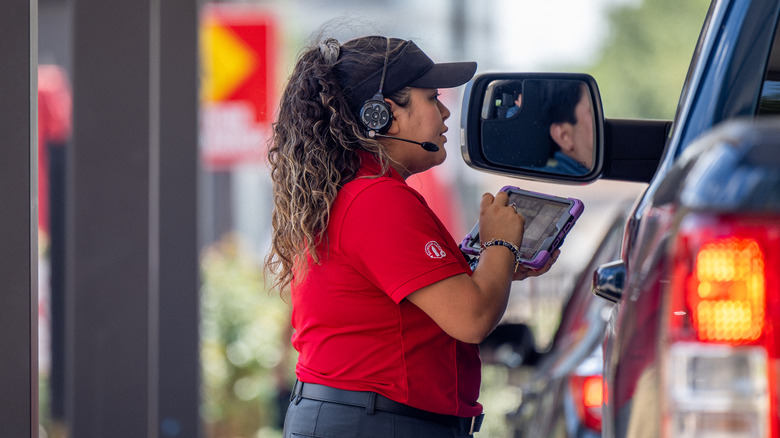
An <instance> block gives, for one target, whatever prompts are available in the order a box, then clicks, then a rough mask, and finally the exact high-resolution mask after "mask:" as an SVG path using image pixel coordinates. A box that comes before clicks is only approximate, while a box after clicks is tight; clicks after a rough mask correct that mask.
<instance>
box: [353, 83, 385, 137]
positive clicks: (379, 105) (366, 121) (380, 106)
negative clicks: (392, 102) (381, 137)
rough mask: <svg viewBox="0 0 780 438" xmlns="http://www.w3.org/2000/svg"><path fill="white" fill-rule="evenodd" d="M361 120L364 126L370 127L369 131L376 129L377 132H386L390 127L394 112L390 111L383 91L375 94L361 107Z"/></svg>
mask: <svg viewBox="0 0 780 438" xmlns="http://www.w3.org/2000/svg"><path fill="white" fill-rule="evenodd" d="M360 121H361V122H363V126H365V127H366V129H368V131H369V133H370V132H371V131H374V132H375V133H377V134H384V133H386V132H387V131H388V130H389V129H390V125H391V124H392V121H393V114H392V113H391V112H390V107H389V106H387V102H385V100H384V97H383V96H382V93H377V94H375V95H374V97H372V98H371V99H369V100H367V101H366V103H364V104H363V108H361V109H360ZM369 136H370V134H369Z"/></svg>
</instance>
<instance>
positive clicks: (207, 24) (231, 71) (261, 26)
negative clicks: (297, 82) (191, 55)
mask: <svg viewBox="0 0 780 438" xmlns="http://www.w3.org/2000/svg"><path fill="white" fill-rule="evenodd" d="M275 29H276V25H275V22H274V19H273V17H272V16H271V15H270V13H269V12H268V11H266V10H264V9H262V8H260V7H258V6H257V5H251V4H210V5H207V6H206V7H204V9H203V15H202V19H201V58H202V60H203V65H202V77H203V82H202V88H201V102H202V103H201V142H200V143H201V156H202V158H203V162H204V164H205V165H206V166H208V167H212V168H229V167H232V166H234V165H236V164H239V163H246V162H257V161H261V160H262V159H263V157H264V156H265V151H266V144H267V141H268V139H269V138H270V136H271V123H272V121H273V112H274V110H275V107H276V102H277V101H276V96H275V95H274V84H275V82H274V72H275V68H276V62H275V61H276V59H275V54H276V50H275V45H276V42H275V37H274V34H275Z"/></svg>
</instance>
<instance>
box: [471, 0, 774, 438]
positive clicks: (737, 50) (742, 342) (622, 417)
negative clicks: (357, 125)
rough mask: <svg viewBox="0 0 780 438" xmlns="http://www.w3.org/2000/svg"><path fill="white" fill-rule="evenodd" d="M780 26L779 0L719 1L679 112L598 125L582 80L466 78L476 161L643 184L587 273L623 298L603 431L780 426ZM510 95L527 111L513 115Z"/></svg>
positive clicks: (587, 81)
mask: <svg viewBox="0 0 780 438" xmlns="http://www.w3.org/2000/svg"><path fill="white" fill-rule="evenodd" d="M778 21H780V0H714V1H713V2H712V5H711V6H710V9H709V12H708V14H707V17H706V19H705V22H704V26H703V28H702V31H701V36H700V38H699V41H698V44H697V46H696V50H695V52H694V56H693V60H692V63H691V66H690V68H689V71H688V76H687V78H686V81H685V85H684V87H683V91H682V95H681V98H680V103H679V106H678V110H677V114H676V116H675V118H674V120H673V121H658V120H625V119H621V120H618V119H605V118H604V116H603V112H602V107H601V98H600V96H599V91H598V86H597V84H596V81H595V80H594V79H593V78H592V77H590V76H588V75H583V74H535V73H491V74H484V75H480V76H478V77H476V78H475V79H474V80H472V82H471V83H470V84H469V86H468V87H467V90H466V95H465V97H464V108H463V111H462V114H463V118H462V121H461V129H462V133H461V134H462V135H461V138H462V152H463V156H464V159H465V160H466V161H467V162H468V163H469V164H470V165H471V166H472V167H475V168H479V169H483V170H487V171H490V172H495V173H499V174H503V175H511V176H516V177H522V178H530V179H538V180H544V181H559V182H566V183H587V182H592V181H595V180H596V179H599V178H604V179H616V180H626V181H641V182H647V183H649V185H648V188H647V190H646V191H645V192H644V193H643V194H642V195H641V197H640V199H638V200H637V203H636V206H635V208H634V210H633V211H632V213H631V215H630V216H629V218H628V220H627V221H626V224H625V226H624V231H623V243H622V251H621V256H620V257H619V259H618V260H615V261H613V262H611V263H607V264H604V265H601V266H600V267H599V268H598V269H596V270H595V272H594V274H593V293H595V294H596V295H597V296H599V297H601V298H603V299H606V300H608V301H611V302H614V303H616V305H615V306H614V310H613V312H612V315H611V318H610V320H609V323H608V326H607V330H606V335H605V340H604V368H603V377H604V380H603V388H602V389H603V400H604V402H603V424H602V435H603V436H608V437H612V436H619V437H627V436H631V437H633V436H653V437H655V436H665V437H694V436H717V437H737V436H740V437H743V436H749V437H769V436H771V437H778V436H780V404H779V403H778V401H780V400H779V394H780V118H778V114H780V33H779V31H778V28H779V26H778ZM572 85H576V86H572ZM563 88H569V89H579V90H580V94H579V95H577V94H573V93H574V92H570V93H569V95H568V97H566V93H565V92H563V91H561V90H562V89H563ZM513 93H520V94H521V95H522V104H521V108H520V110H519V111H517V112H516V114H514V115H512V116H511V117H506V114H504V113H505V111H501V109H505V107H508V106H511V103H510V102H508V99H507V96H511V95H513ZM567 112H568V113H570V115H569V117H568V118H566V117H560V114H561V113H567ZM571 113H573V114H574V116H573V117H572V116H571ZM588 129H589V130H590V133H589V134H588V133H587V130H588ZM567 130H568V131H567ZM566 132H568V133H569V137H568V138H567V137H566V136H565V135H564V134H566ZM577 132H579V134H581V135H580V137H579V140H576V135H575V134H577ZM583 132H584V134H583ZM583 138H584V140H583ZM588 148H590V155H583V152H582V151H586V153H587V152H588ZM577 150H579V155H577V154H576V152H577ZM572 160H573V162H574V163H576V164H577V165H578V166H561V164H562V163H563V164H565V163H566V162H568V161H572ZM572 169H574V170H572ZM586 210H587V206H586Z"/></svg>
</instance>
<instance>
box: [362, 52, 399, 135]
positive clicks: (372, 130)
mask: <svg viewBox="0 0 780 438" xmlns="http://www.w3.org/2000/svg"><path fill="white" fill-rule="evenodd" d="M389 57H390V38H387V50H386V51H385V63H384V66H383V67H382V80H381V81H380V82H379V91H377V92H376V94H375V95H374V97H372V98H371V99H368V100H367V101H366V102H365V103H363V107H362V108H360V122H361V123H363V126H364V127H365V128H366V130H367V131H366V135H368V136H369V137H372V138H373V137H374V135H376V134H384V133H386V132H387V131H388V130H389V129H390V125H391V124H392V123H393V114H392V113H391V112H390V107H389V106H388V105H387V102H385V97H384V96H383V95H382V87H384V85H385V74H386V73H387V59H388V58H389Z"/></svg>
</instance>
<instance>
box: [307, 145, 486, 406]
mask: <svg viewBox="0 0 780 438" xmlns="http://www.w3.org/2000/svg"><path fill="white" fill-rule="evenodd" d="M364 163H365V164H364V166H363V168H362V169H361V171H360V173H359V174H358V175H359V177H358V178H356V179H354V180H352V181H350V182H348V183H347V184H345V185H344V187H343V188H342V189H341V190H340V191H339V193H338V195H337V196H336V199H335V201H334V204H333V206H332V208H331V212H330V223H329V225H328V229H327V232H326V233H325V236H324V239H323V241H322V243H321V244H320V246H319V247H318V253H319V255H320V258H321V264H320V265H315V264H312V263H311V261H309V271H308V274H307V275H306V277H305V279H304V280H303V281H302V282H301V283H300V284H297V285H294V286H293V287H292V303H293V315H292V323H293V327H294V328H295V330H296V331H295V334H294V335H293V346H294V347H295V349H296V350H298V352H299V358H298V365H297V367H296V374H297V376H298V378H299V379H300V380H301V381H303V382H309V383H319V384H323V385H328V386H331V387H335V388H340V389H347V390H353V391H374V392H377V393H379V394H382V395H384V396H385V397H388V398H390V399H392V400H395V401H397V402H400V403H404V404H407V405H409V406H414V407H416V408H420V409H424V410H427V411H430V412H436V413H441V414H448V415H458V416H461V417H469V416H474V415H478V414H480V413H481V412H482V406H481V405H480V404H479V403H478V402H477V397H478V395H479V385H480V366H481V363H480V359H479V349H478V346H476V345H473V344H466V343H463V342H460V341H458V340H456V339H454V338H452V337H450V336H449V335H447V334H446V333H445V332H444V331H443V330H442V329H441V328H439V326H438V325H437V324H436V323H435V322H434V321H433V320H432V319H431V318H430V317H428V315H427V314H425V313H424V312H423V311H422V310H420V309H419V308H418V307H417V306H415V305H414V304H412V303H411V302H409V301H408V300H405V299H404V298H406V296H407V295H409V294H410V293H412V292H414V291H416V290H418V289H420V288H422V287H424V286H428V285H430V284H433V283H435V282H437V281H440V280H443V279H445V278H448V277H451V276H453V275H457V274H461V273H467V274H469V275H471V270H470V269H469V267H468V264H467V263H466V261H465V259H464V257H463V256H462V255H461V253H460V250H459V249H458V245H457V244H456V243H455V241H454V240H453V239H452V236H451V235H450V234H449V232H448V231H447V230H446V228H445V227H444V225H443V224H442V223H441V221H439V219H438V218H437V217H436V215H435V214H434V213H433V212H432V211H431V209H430V208H428V205H427V204H426V203H425V200H424V199H423V198H422V196H420V195H419V194H418V193H417V192H416V191H415V190H414V189H412V188H411V187H409V186H408V185H406V183H405V182H404V180H403V179H402V178H401V176H400V175H398V173H396V172H395V171H393V170H392V169H391V171H390V172H389V174H388V175H386V176H381V177H378V178H361V177H360V176H366V175H376V174H378V173H379V171H380V168H379V166H378V165H377V163H376V162H375V161H374V160H373V158H371V157H370V156H367V155H364Z"/></svg>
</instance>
